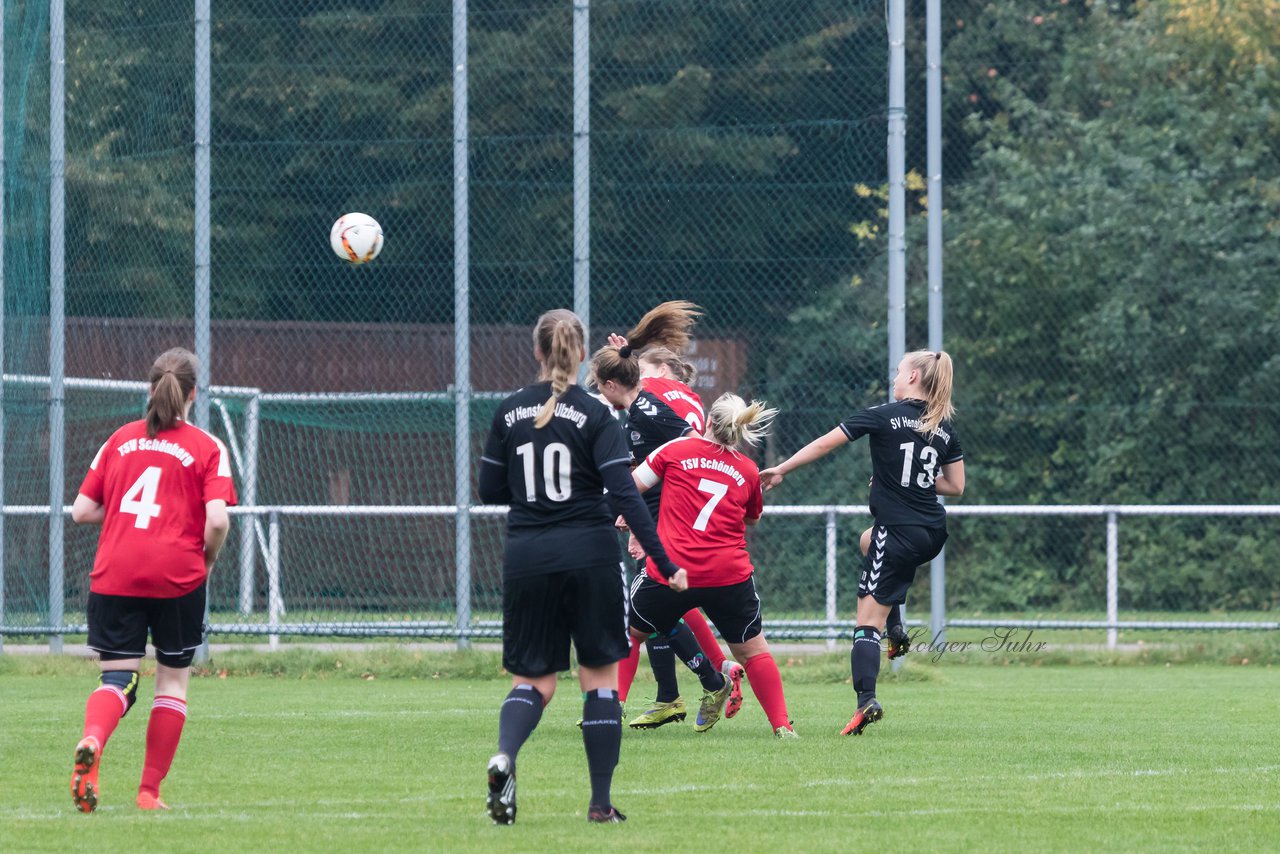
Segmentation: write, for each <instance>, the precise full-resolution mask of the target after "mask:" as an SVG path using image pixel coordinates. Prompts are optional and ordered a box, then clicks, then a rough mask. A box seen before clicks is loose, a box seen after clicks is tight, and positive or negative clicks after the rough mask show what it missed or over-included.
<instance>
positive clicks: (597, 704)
mask: <svg viewBox="0 0 1280 854" xmlns="http://www.w3.org/2000/svg"><path fill="white" fill-rule="evenodd" d="M621 718H622V708H621V706H620V704H619V703H618V692H617V691H615V690H613V689H612V688H600V689H598V690H595V691H587V692H585V693H584V694H583V695H582V744H583V746H584V747H586V749H587V770H588V771H589V772H590V774H591V805H592V806H595V807H603V808H604V809H608V808H609V807H610V806H612V803H611V802H610V800H609V788H610V786H612V785H613V769H614V768H615V767H616V766H617V764H618V753H619V752H620V750H621V747H622V720H621Z"/></svg>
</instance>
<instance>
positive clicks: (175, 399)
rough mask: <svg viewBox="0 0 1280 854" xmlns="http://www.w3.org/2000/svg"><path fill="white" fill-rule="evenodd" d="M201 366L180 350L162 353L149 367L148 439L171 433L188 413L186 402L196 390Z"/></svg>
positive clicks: (192, 355) (186, 351)
mask: <svg viewBox="0 0 1280 854" xmlns="http://www.w3.org/2000/svg"><path fill="white" fill-rule="evenodd" d="M199 364H200V362H199V361H198V360H197V359H196V357H195V354H194V353H192V352H191V351H190V350H187V349H185V348H183V347H174V348H173V349H172V350H165V351H164V352H163V353H161V354H160V355H159V356H158V357H156V361H155V363H154V364H153V365H152V366H151V375H150V376H149V377H148V380H147V381H148V382H150V383H151V396H150V397H149V398H147V435H148V436H150V437H151V438H152V439H154V438H155V437H156V434H157V433H159V432H160V431H161V430H172V429H173V428H174V427H176V426H177V424H178V422H179V421H180V420H182V416H183V415H185V414H186V411H187V398H188V397H189V396H190V395H191V390H192V389H193V388H195V387H196V370H197V369H198V366H199Z"/></svg>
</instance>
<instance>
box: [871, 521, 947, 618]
mask: <svg viewBox="0 0 1280 854" xmlns="http://www.w3.org/2000/svg"><path fill="white" fill-rule="evenodd" d="M946 541H947V529H946V528H928V527H925V526H923V525H876V526H874V527H872V529H871V547H870V548H869V549H867V554H866V556H865V557H864V558H863V559H862V576H861V578H860V579H859V580H858V598H859V599H861V598H862V597H863V596H871V597H872V598H874V599H875V600H876V601H877V602H879V603H880V604H881V605H901V604H902V603H904V602H906V601H907V589H908V588H909V587H911V582H913V581H915V578H916V568H917V567H919V566H920V564H922V563H928V562H929V561H931V560H933V559H934V558H935V557H937V556H938V552H940V551H942V546H943V544H944V543H946Z"/></svg>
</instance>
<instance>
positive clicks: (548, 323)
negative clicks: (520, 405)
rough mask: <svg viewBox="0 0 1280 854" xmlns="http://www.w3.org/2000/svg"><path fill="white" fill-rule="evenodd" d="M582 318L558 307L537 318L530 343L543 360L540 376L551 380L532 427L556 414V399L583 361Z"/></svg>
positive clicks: (549, 419)
mask: <svg viewBox="0 0 1280 854" xmlns="http://www.w3.org/2000/svg"><path fill="white" fill-rule="evenodd" d="M582 339H583V332H582V321H581V320H579V319H578V316H577V315H576V314H574V313H573V312H572V311H569V310H568V309H564V308H557V309H554V310H552V311H548V312H547V313H546V314H544V315H542V317H539V318H538V323H537V325H536V326H534V327H533V346H534V348H535V349H536V350H537V351H538V361H540V362H541V363H542V373H541V378H542V379H544V380H551V397H549V398H547V402H546V403H544V404H542V409H540V410H539V411H538V417H537V418H535V419H534V420H533V426H534V427H546V426H547V425H548V424H550V423H551V417H552V416H553V415H555V411H556V400H558V399H559V397H560V395H562V394H564V393H565V390H566V389H568V388H569V386H570V385H572V384H573V380H574V377H575V375H576V374H577V373H578V365H579V364H581V363H582Z"/></svg>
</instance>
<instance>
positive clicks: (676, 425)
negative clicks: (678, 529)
mask: <svg viewBox="0 0 1280 854" xmlns="http://www.w3.org/2000/svg"><path fill="white" fill-rule="evenodd" d="M623 431H624V432H625V434H626V437H627V447H628V450H629V451H630V453H631V464H632V465H633V466H636V465H639V464H640V463H641V462H643V461H644V459H645V458H646V457H648V456H649V454H651V453H653V452H654V451H656V450H657V449H658V448H660V447H662V446H663V445H665V444H666V443H667V442H670V441H671V440H672V439H679V438H680V437H681V436H683V435H685V434H686V433H688V432H689V422H688V421H685V420H684V419H683V418H682V417H680V416H679V415H678V414H677V413H676V411H675V410H674V409H672V408H671V407H670V406H667V405H666V404H665V403H663V402H662V401H661V400H659V399H658V397H657V396H656V395H655V394H653V393H652V392H650V391H642V392H640V393H639V394H638V395H636V399H635V400H633V401H632V402H631V406H629V407H628V408H627V412H626V420H625V422H624V423H623ZM661 501H662V484H658V485H657V486H655V487H653V488H652V489H650V490H649V491H648V492H646V493H645V494H644V503H645V505H646V506H648V508H649V513H650V514H651V515H652V516H653V518H654V519H657V518H658V508H659V506H660V505H661Z"/></svg>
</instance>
